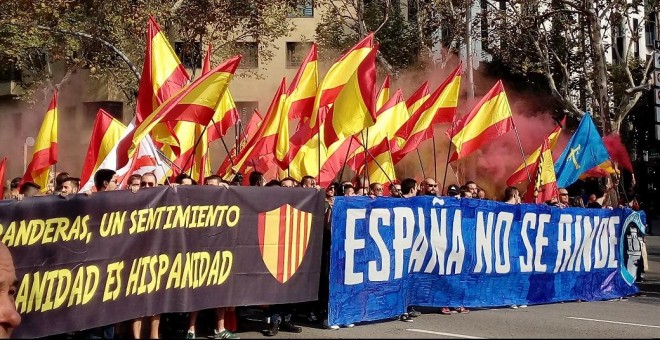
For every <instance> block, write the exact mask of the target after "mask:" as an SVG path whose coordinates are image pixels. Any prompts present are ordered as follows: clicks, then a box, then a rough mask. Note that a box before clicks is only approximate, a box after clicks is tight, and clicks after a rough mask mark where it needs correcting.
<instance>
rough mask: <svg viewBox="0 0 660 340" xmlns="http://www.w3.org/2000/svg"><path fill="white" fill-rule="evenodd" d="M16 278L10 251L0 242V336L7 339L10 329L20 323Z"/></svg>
mask: <svg viewBox="0 0 660 340" xmlns="http://www.w3.org/2000/svg"><path fill="white" fill-rule="evenodd" d="M17 291H18V279H17V278H16V270H15V269H14V261H13V259H12V257H11V253H10V252H9V249H8V248H7V246H5V244H4V243H2V242H0V292H1V294H0V338H3V339H9V338H10V337H11V333H12V331H13V330H14V329H15V328H17V327H18V326H19V325H20V324H21V316H20V315H19V314H18V312H17V311H16V304H15V302H14V300H15V298H16V292H17Z"/></svg>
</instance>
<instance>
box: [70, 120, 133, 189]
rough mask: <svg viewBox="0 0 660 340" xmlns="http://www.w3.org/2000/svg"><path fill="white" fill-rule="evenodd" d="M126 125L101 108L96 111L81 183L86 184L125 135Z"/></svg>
mask: <svg viewBox="0 0 660 340" xmlns="http://www.w3.org/2000/svg"><path fill="white" fill-rule="evenodd" d="M125 130H126V126H125V125H124V124H122V123H121V122H120V121H118V120H116V119H115V118H113V117H112V116H111V115H110V114H109V113H107V112H105V111H104V110H103V109H100V110H99V111H98V113H96V120H95V121H94V128H93V129H92V136H91V138H90V139H89V146H88V147H87V153H86V154H85V161H84V162H83V169H82V174H81V175H80V183H81V184H86V183H87V182H88V181H89V180H90V178H92V175H93V174H94V173H96V170H98V169H99V166H100V165H101V163H102V162H103V161H104V160H105V159H106V157H108V155H109V154H110V152H111V151H112V150H113V149H114V147H115V145H117V143H118V142H119V140H120V139H121V137H122V136H123V135H124V131H125Z"/></svg>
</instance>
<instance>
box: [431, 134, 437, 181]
mask: <svg viewBox="0 0 660 340" xmlns="http://www.w3.org/2000/svg"><path fill="white" fill-rule="evenodd" d="M431 129H433V133H432V134H431V136H432V137H431V138H432V141H433V180H434V181H436V180H437V178H438V161H437V159H436V155H435V129H434V128H433V124H431Z"/></svg>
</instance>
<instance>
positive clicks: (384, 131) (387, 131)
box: [349, 90, 409, 171]
mask: <svg viewBox="0 0 660 340" xmlns="http://www.w3.org/2000/svg"><path fill="white" fill-rule="evenodd" d="M376 115H377V118H376V124H374V125H373V126H370V127H368V128H366V129H365V130H364V132H363V133H361V134H359V135H358V136H357V138H358V140H360V141H362V145H364V146H366V147H367V148H371V147H373V146H376V145H378V144H379V143H380V142H381V141H382V140H383V138H386V139H387V140H388V141H389V140H394V138H395V134H396V132H397V131H398V130H399V129H400V128H401V126H402V125H403V124H404V123H405V122H406V121H407V120H408V118H409V117H408V109H407V108H406V102H405V100H404V99H403V93H402V92H401V90H397V91H396V92H395V93H394V95H393V96H392V98H390V99H389V100H388V101H387V103H385V105H384V106H383V107H381V108H380V110H378V112H377V113H376ZM362 145H360V147H359V148H358V149H357V150H356V152H355V153H353V154H351V156H352V155H355V154H357V153H360V152H364V148H363V147H362ZM349 164H350V163H349ZM353 170H356V171H357V170H359V169H357V168H353Z"/></svg>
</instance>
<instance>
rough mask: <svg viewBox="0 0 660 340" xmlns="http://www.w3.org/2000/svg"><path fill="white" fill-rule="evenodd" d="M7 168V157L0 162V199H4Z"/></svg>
mask: <svg viewBox="0 0 660 340" xmlns="http://www.w3.org/2000/svg"><path fill="white" fill-rule="evenodd" d="M6 168H7V157H4V158H3V159H2V161H0V199H4V198H5V170H6Z"/></svg>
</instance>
